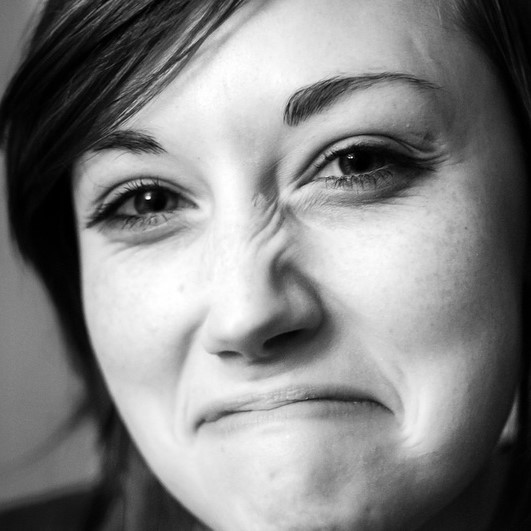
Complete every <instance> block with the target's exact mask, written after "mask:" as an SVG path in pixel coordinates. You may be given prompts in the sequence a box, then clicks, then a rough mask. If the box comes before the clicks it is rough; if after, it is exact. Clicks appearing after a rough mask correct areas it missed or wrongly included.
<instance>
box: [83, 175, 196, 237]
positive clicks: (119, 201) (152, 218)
mask: <svg viewBox="0 0 531 531" xmlns="http://www.w3.org/2000/svg"><path fill="white" fill-rule="evenodd" d="M148 192H162V193H164V194H167V195H169V194H173V198H174V199H176V200H177V201H185V202H188V203H189V204H192V203H191V201H189V200H187V199H186V198H185V197H184V195H183V194H181V193H180V192H178V191H176V190H171V189H170V188H169V187H168V185H165V184H164V183H162V182H161V181H160V180H159V179H157V178H154V177H144V178H140V179H139V180H137V181H132V182H129V183H127V184H125V185H124V187H123V189H122V190H120V192H118V193H117V194H116V195H115V196H114V197H112V199H110V200H108V201H105V202H104V203H102V204H101V205H100V206H99V207H98V208H97V209H96V211H95V212H94V213H93V214H92V215H91V216H90V217H89V218H88V220H87V222H86V228H87V229H89V228H92V227H94V226H96V225H100V224H102V223H106V224H107V225H111V226H112V225H114V224H116V223H120V224H121V227H120V228H121V229H122V230H124V229H129V230H134V229H139V230H142V229H144V228H147V227H149V226H155V225H159V224H160V218H161V217H162V218H163V219H162V222H165V221H168V219H167V218H166V217H165V216H166V215H167V213H168V212H153V213H150V214H147V215H141V214H140V215H132V214H119V213H118V212H117V211H118V210H119V209H120V207H122V206H123V205H125V204H126V203H127V201H128V200H130V199H133V198H135V197H139V196H140V194H146V193H148ZM175 210H177V209H175Z"/></svg>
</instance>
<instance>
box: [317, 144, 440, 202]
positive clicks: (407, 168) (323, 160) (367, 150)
mask: <svg viewBox="0 0 531 531" xmlns="http://www.w3.org/2000/svg"><path fill="white" fill-rule="evenodd" d="M313 168H314V169H313V175H312V177H311V178H310V181H309V184H323V183H324V184H325V186H326V187H327V188H332V189H345V190H348V191H350V192H353V193H354V194H355V196H356V197H357V198H359V199H360V200H363V201H370V200H371V199H378V198H380V197H381V196H386V197H388V196H390V195H392V193H393V192H398V190H402V189H403V188H404V187H406V186H407V185H409V184H411V183H412V182H413V180H414V177H416V176H417V175H419V173H420V172H421V171H427V170H428V169H431V166H430V164H429V163H428V162H426V161H424V160H420V159H418V158H415V157H414V156H412V155H410V154H409V153H406V152H405V148H399V147H398V146H394V145H393V146H391V145H389V144H385V143H383V142H378V143H375V142H373V143H370V142H365V143H363V142H360V141H358V142H355V143H353V142H352V141H350V143H349V142H343V143H340V144H339V145H337V146H333V147H332V148H330V149H329V150H328V151H326V152H325V153H324V154H323V155H321V156H320V157H319V158H318V159H317V161H316V162H315V163H314V164H313Z"/></svg>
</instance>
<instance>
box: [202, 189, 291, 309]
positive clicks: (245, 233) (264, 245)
mask: <svg viewBox="0 0 531 531" xmlns="http://www.w3.org/2000/svg"><path fill="white" fill-rule="evenodd" d="M227 225H228V226H227ZM227 225H225V224H223V223H221V224H220V227H221V230H217V231H214V234H213V239H214V241H213V246H214V253H211V255H213V263H212V264H211V267H212V271H211V280H212V283H213V290H214V292H219V294H220V295H221V296H222V297H223V296H225V295H224V293H225V292H226V291H227V290H229V291H230V292H231V293H232V294H233V295H234V297H233V299H234V298H235V296H236V295H238V296H244V298H245V295H246V294H247V295H249V296H250V294H251V292H252V291H253V290H256V289H258V288H259V286H260V285H262V284H265V285H267V284H274V283H276V282H277V281H278V278H277V277H278V275H279V273H280V270H281V269H282V262H283V261H284V260H285V258H286V255H287V254H288V251H289V249H290V241H289V240H290V235H289V231H288V229H287V227H286V223H285V216H283V215H282V213H281V212H280V208H279V207H278V205H277V204H276V203H272V204H271V203H268V204H266V203H265V200H264V199H263V198H262V197H261V196H256V197H255V198H253V208H252V210H251V212H250V215H245V214H243V215H242V214H241V213H240V215H238V216H234V219H233V222H232V223H229V224H227ZM223 226H225V228H223ZM262 287H264V286H262Z"/></svg>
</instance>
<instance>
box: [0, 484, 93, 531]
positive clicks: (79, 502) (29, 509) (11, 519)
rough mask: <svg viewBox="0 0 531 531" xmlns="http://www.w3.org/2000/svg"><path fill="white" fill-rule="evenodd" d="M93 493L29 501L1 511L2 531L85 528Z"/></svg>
mask: <svg viewBox="0 0 531 531" xmlns="http://www.w3.org/2000/svg"><path fill="white" fill-rule="evenodd" d="M93 497H94V493H93V491H92V490H90V489H83V490H77V491H74V492H69V493H68V494H62V495H57V494H56V495H51V496H46V497H44V496H43V497H39V498H36V499H32V500H31V501H29V502H25V503H24V504H21V505H18V506H15V507H12V508H9V509H6V510H4V511H2V512H0V530H1V531H80V530H83V529H85V526H86V522H87V520H88V515H89V511H90V510H91V507H92V501H93Z"/></svg>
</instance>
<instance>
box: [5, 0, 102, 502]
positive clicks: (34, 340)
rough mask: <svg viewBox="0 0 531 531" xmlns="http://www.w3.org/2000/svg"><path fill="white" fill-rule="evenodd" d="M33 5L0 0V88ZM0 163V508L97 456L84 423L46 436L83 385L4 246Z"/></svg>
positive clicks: (57, 484) (69, 478) (27, 0)
mask: <svg viewBox="0 0 531 531" xmlns="http://www.w3.org/2000/svg"><path fill="white" fill-rule="evenodd" d="M38 4H39V0H0V91H1V92H3V90H4V87H5V84H6V82H7V79H8V78H9V75H10V74H11V73H12V72H13V70H14V68H15V66H16V64H17V61H18V57H19V54H20V52H21V43H22V39H23V36H24V35H25V34H26V33H27V31H26V30H27V26H28V21H30V19H34V16H35V15H34V11H35V8H36V6H38ZM1 163H2V167H1V175H0V181H1V185H0V195H1V197H0V506H8V505H13V504H16V503H18V502H19V501H20V500H21V499H24V498H26V497H28V496H30V497H32V496H39V495H42V494H46V493H48V492H49V491H53V490H57V489H62V488H66V487H68V486H71V485H74V484H79V483H84V482H86V481H88V480H90V478H93V477H94V475H95V471H96V468H97V459H96V454H95V450H94V430H93V429H92V427H91V426H90V425H89V424H88V423H85V424H84V425H82V426H80V427H79V428H78V429H76V430H75V431H74V432H73V433H70V434H68V435H66V436H64V437H62V438H57V437H55V440H53V435H54V433H56V432H57V429H58V427H59V426H60V425H61V424H62V423H63V422H64V421H65V419H66V418H67V417H68V415H69V414H70V413H71V411H72V407H73V406H74V404H75V403H76V400H77V399H78V397H79V396H80V393H81V391H82V390H81V386H80V385H79V383H78V382H77V381H76V380H75V378H74V377H73V375H72V374H71V373H70V371H69V370H68V367H67V366H66V363H65V361H64V359H65V346H64V345H63V344H62V342H61V339H60V334H59V331H58V328H57V324H56V321H55V317H54V312H53V309H52V308H51V306H50V304H49V302H48V300H47V298H46V295H45V294H44V292H43V290H42V288H41V287H40V285H39V284H38V282H37V281H36V280H35V279H34V278H33V276H32V274H31V271H30V270H29V269H28V267H27V266H24V265H23V264H22V263H21V261H20V260H19V259H18V257H17V256H16V253H15V252H14V250H13V248H12V246H11V244H10V241H9V236H8V228H7V222H6V206H5V190H4V174H3V159H2V160H1Z"/></svg>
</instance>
